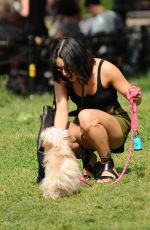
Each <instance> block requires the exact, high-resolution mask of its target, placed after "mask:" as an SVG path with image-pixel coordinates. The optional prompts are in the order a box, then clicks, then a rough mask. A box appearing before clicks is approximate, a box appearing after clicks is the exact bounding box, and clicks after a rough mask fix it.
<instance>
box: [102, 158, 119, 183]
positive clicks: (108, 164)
mask: <svg viewBox="0 0 150 230" xmlns="http://www.w3.org/2000/svg"><path fill="white" fill-rule="evenodd" d="M103 165H104V166H103V170H102V173H103V172H104V171H107V172H109V173H111V174H112V175H114V176H115V178H114V177H113V176H110V175H109V176H100V177H98V179H100V180H103V179H117V178H118V175H117V173H116V172H115V171H114V170H113V168H114V161H113V159H112V158H110V159H109V161H108V162H106V163H105V164H103ZM102 173H101V174H102Z"/></svg>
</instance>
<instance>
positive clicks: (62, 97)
mask: <svg viewBox="0 0 150 230" xmlns="http://www.w3.org/2000/svg"><path fill="white" fill-rule="evenodd" d="M50 61H51V67H52V72H53V76H54V90H55V98H56V114H55V119H54V126H55V127H56V128H62V129H69V131H70V135H71V137H72V140H73V143H72V149H73V150H74V152H75V153H76V152H77V153H78V154H79V152H80V151H81V153H82V151H83V149H85V150H88V151H87V152H86V154H90V152H93V151H97V153H98V156H99V158H100V162H99V166H100V167H99V168H98V171H96V168H95V165H96V164H93V165H90V164H89V166H90V167H88V169H87V168H84V173H85V172H86V176H91V177H94V178H96V179H97V181H98V182H110V181H112V180H114V179H116V178H117V177H118V173H117V170H116V168H115V164H114V161H113V159H112V153H114V152H118V153H119V152H123V151H124V144H125V141H126V139H127V136H128V133H129V131H130V127H131V121H130V118H129V116H128V114H127V112H126V111H125V110H124V109H123V108H122V106H121V105H120V103H119V101H118V96H117V93H120V94H122V95H123V96H124V97H125V98H127V93H128V91H129V90H130V91H131V90H135V89H136V90H138V93H137V95H136V96H135V97H134V100H135V102H136V103H137V104H140V102H141V90H140V88H139V87H138V86H136V85H131V84H130V83H129V82H128V81H127V80H126V78H125V77H124V76H123V74H122V73H121V72H120V70H119V69H118V68H117V67H116V66H115V65H113V64H111V63H110V62H108V61H107V60H104V59H100V58H95V57H93V55H91V53H89V51H88V50H87V49H86V47H85V43H84V42H83V40H82V39H80V40H79V39H75V38H73V37H64V38H61V39H57V41H56V43H55V44H54V46H53V49H52V50H51V56H50ZM69 99H71V101H72V102H74V103H75V104H76V105H77V115H76V117H75V120H74V122H73V123H71V122H69V117H68V100H69ZM81 155H82V154H81ZM86 163H87V162H86ZM95 163H96V162H95Z"/></svg>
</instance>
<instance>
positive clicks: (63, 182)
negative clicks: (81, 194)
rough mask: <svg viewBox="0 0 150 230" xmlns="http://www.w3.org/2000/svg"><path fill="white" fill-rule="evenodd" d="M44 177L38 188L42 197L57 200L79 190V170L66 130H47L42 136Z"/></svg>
mask: <svg viewBox="0 0 150 230" xmlns="http://www.w3.org/2000/svg"><path fill="white" fill-rule="evenodd" d="M41 138H42V146H43V148H44V154H45V156H44V166H45V177H44V179H43V180H42V182H41V184H40V187H41V189H42V191H43V196H44V197H47V198H52V199H57V198H59V197H62V196H69V195H71V194H73V193H75V192H78V191H79V190H80V170H79V166H78V163H77V160H76V157H75V156H74V153H73V152H72V150H71V138H70V135H69V132H68V130H65V129H61V128H54V127H51V128H47V129H45V130H44V131H43V132H42V134H41Z"/></svg>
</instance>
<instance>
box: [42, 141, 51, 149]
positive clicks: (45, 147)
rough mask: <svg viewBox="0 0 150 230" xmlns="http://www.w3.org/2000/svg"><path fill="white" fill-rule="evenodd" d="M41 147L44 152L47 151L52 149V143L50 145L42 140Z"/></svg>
mask: <svg viewBox="0 0 150 230" xmlns="http://www.w3.org/2000/svg"><path fill="white" fill-rule="evenodd" d="M42 147H43V148H44V150H48V149H50V148H51V147H52V143H50V142H49V141H48V140H47V138H44V139H43V141H42Z"/></svg>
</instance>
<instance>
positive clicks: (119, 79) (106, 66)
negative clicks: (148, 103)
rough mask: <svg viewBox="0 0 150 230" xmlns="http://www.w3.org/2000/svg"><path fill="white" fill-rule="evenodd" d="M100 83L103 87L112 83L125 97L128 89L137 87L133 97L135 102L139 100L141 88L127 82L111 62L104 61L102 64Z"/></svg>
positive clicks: (137, 102) (138, 102)
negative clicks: (137, 91) (136, 92)
mask: <svg viewBox="0 0 150 230" xmlns="http://www.w3.org/2000/svg"><path fill="white" fill-rule="evenodd" d="M102 84H103V85H104V87H108V86H110V85H112V86H113V87H114V88H115V89H116V90H117V91H118V92H119V93H121V94H122V95H123V96H124V97H125V98H127V93H128V90H135V89H138V90H139V93H138V94H137V96H136V97H135V99H134V100H135V102H136V104H137V105H138V104H140V102H141V89H140V87H139V86H138V85H136V84H133V83H129V82H128V81H127V80H126V78H125V77H124V76H123V74H122V73H121V71H120V70H119V69H118V68H117V67H116V66H115V65H113V64H112V63H110V62H108V61H105V62H104V63H103V65H102Z"/></svg>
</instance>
